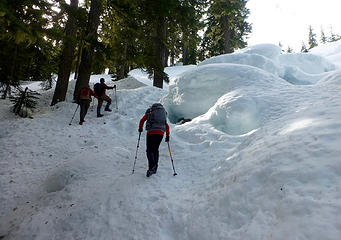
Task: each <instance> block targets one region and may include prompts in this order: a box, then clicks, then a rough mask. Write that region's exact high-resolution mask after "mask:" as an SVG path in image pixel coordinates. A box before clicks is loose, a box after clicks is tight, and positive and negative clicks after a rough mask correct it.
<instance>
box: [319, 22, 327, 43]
mask: <svg viewBox="0 0 341 240" xmlns="http://www.w3.org/2000/svg"><path fill="white" fill-rule="evenodd" d="M320 42H321V43H326V42H327V37H326V35H325V34H324V30H323V28H322V26H321V38H320Z"/></svg>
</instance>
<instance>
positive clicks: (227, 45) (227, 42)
mask: <svg viewBox="0 0 341 240" xmlns="http://www.w3.org/2000/svg"><path fill="white" fill-rule="evenodd" d="M222 21H223V26H224V29H223V31H224V53H232V52H233V50H232V49H231V31H230V27H229V18H228V16H227V15H224V16H222Z"/></svg>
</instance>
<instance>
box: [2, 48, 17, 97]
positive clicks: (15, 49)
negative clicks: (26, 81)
mask: <svg viewBox="0 0 341 240" xmlns="http://www.w3.org/2000/svg"><path fill="white" fill-rule="evenodd" d="M17 56H18V45H17V44H15V48H14V53H13V58H12V64H11V68H10V75H9V78H8V79H7V80H8V81H7V82H6V88H5V92H4V95H3V96H2V98H3V99H6V98H7V94H10V92H11V84H13V85H14V82H15V81H14V71H15V67H16V61H17Z"/></svg>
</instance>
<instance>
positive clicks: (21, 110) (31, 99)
mask: <svg viewBox="0 0 341 240" xmlns="http://www.w3.org/2000/svg"><path fill="white" fill-rule="evenodd" d="M17 90H18V95H17V96H13V97H12V96H11V97H10V100H11V102H13V103H14V105H13V112H14V113H15V114H17V115H19V116H20V117H29V116H30V113H29V110H32V109H34V108H35V107H36V105H37V101H36V100H37V99H39V98H38V97H37V96H38V95H40V94H39V93H37V92H35V91H31V90H30V89H28V88H27V87H26V88H25V90H23V89H22V88H21V87H17Z"/></svg>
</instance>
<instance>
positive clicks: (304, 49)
mask: <svg viewBox="0 0 341 240" xmlns="http://www.w3.org/2000/svg"><path fill="white" fill-rule="evenodd" d="M307 52H308V48H307V46H306V45H305V43H304V42H302V47H301V53H307Z"/></svg>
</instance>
